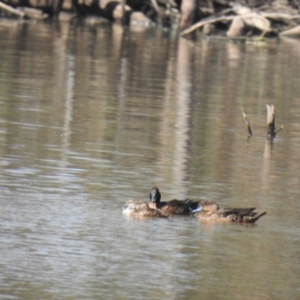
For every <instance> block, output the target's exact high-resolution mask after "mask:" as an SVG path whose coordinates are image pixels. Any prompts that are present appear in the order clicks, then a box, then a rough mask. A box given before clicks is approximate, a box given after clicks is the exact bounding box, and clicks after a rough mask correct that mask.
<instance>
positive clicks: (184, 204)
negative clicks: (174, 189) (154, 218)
mask: <svg viewBox="0 0 300 300" xmlns="http://www.w3.org/2000/svg"><path fill="white" fill-rule="evenodd" d="M149 198H150V203H149V207H150V208H153V209H160V210H162V211H163V212H165V213H167V214H168V215H190V214H191V212H192V211H193V210H195V209H197V208H198V205H199V201H197V202H196V201H192V200H190V199H186V200H176V199H174V200H171V201H166V202H161V201H160V199H161V194H160V192H159V189H158V188H157V187H154V188H152V189H151V191H150V194H149Z"/></svg>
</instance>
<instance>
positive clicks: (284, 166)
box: [0, 21, 300, 299]
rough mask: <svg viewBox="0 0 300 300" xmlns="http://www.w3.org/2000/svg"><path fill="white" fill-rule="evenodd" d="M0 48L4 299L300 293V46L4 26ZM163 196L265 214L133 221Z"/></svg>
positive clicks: (101, 28)
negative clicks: (131, 204)
mask: <svg viewBox="0 0 300 300" xmlns="http://www.w3.org/2000/svg"><path fill="white" fill-rule="evenodd" d="M0 40H1V47H0V167H1V172H0V186H1V195H0V203H1V210H0V241H1V243H0V254H1V260H0V298H1V299H298V298H299V297H300V286H299V278H300V266H299V259H300V202H299V196H300V185H299V178H300V163H299V161H300V136H299V130H300V84H299V70H300V50H299V49H300V42H299V41H297V40H283V41H280V42H279V41H276V40H274V41H269V42H259V43H258V42H257V43H254V42H246V43H244V42H243V43H238V42H236V43H233V42H228V41H216V40H213V39H212V40H198V41H196V42H193V41H189V40H186V39H180V38H178V37H177V36H176V34H173V33H169V32H164V31H161V30H159V29H145V30H141V29H140V28H131V29H130V30H125V31H123V29H122V28H121V27H119V26H117V25H113V26H111V25H93V26H92V25H84V24H81V25H76V24H75V25H74V24H73V25H71V24H68V23H61V24H51V23H49V24H47V23H45V24H41V23H38V24H35V23H18V22H3V21H2V22H1V23H0ZM267 103H268V104H271V103H273V104H274V105H275V106H276V112H277V114H276V121H277V126H278V127H279V126H280V125H281V124H283V125H284V129H283V130H282V131H281V132H280V133H279V134H278V137H276V139H275V140H274V141H273V143H270V141H267V140H266V107H265V105H266V104H267ZM242 106H243V107H244V109H245V111H246V113H247V115H248V117H249V119H250V121H251V124H252V129H253V132H254V136H253V137H252V138H251V139H250V140H247V131H246V127H245V123H244V120H243V117H242V114H241V107H242ZM152 186H158V187H160V189H161V191H162V196H163V198H164V199H165V200H169V199H173V198H175V197H176V198H183V197H190V198H194V199H200V198H201V199H215V200H217V201H218V202H219V203H220V204H221V205H224V206H235V205H237V206H239V205H240V206H251V207H252V206H255V207H257V208H258V209H259V210H266V211H267V212H268V214H267V215H266V216H265V217H263V218H262V219H260V220H259V221H258V223H257V225H255V226H240V225H224V224H203V223H200V222H199V221H198V220H197V219H196V218H193V217H187V218H186V217H177V218H176V217H172V218H169V219H167V220H165V219H164V220H144V221H138V220H133V219H128V218H126V217H124V216H123V215H122V206H123V204H124V203H125V202H126V201H127V200H129V199H137V200H139V199H141V200H142V199H145V200H147V197H148V196H147V195H148V192H149V190H150V188H151V187H152Z"/></svg>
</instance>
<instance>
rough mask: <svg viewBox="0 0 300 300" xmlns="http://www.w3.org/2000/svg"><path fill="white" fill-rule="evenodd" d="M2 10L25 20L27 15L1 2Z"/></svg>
mask: <svg viewBox="0 0 300 300" xmlns="http://www.w3.org/2000/svg"><path fill="white" fill-rule="evenodd" d="M0 9H3V10H4V11H6V12H8V13H10V14H12V15H15V16H18V17H20V18H24V16H25V13H23V12H21V11H19V10H18V9H15V8H13V7H11V6H9V5H6V4H5V3H3V2H1V1H0Z"/></svg>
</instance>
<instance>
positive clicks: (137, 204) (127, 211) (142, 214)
mask: <svg viewBox="0 0 300 300" xmlns="http://www.w3.org/2000/svg"><path fill="white" fill-rule="evenodd" d="M123 214H124V215H127V216H131V217H136V218H167V217H168V214H167V213H165V212H163V211H162V210H160V209H153V208H150V207H149V204H148V202H146V201H132V200H130V201H127V202H126V204H125V206H124V207H123Z"/></svg>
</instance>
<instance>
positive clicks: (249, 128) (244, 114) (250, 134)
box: [241, 107, 252, 137]
mask: <svg viewBox="0 0 300 300" xmlns="http://www.w3.org/2000/svg"><path fill="white" fill-rule="evenodd" d="M241 109H242V113H243V117H244V119H245V122H246V125H247V129H248V137H251V136H252V129H251V125H250V121H249V119H248V117H247V115H246V113H245V112H244V108H243V107H242V108H241Z"/></svg>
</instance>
